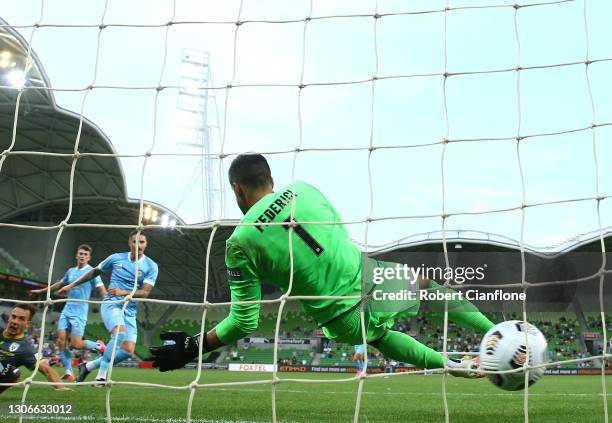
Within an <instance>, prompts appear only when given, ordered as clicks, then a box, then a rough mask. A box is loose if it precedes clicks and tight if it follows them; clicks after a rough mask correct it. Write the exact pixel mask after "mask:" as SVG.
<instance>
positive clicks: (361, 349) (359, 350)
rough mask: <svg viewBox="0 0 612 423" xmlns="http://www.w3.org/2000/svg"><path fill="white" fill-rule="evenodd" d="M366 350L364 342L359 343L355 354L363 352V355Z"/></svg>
mask: <svg viewBox="0 0 612 423" xmlns="http://www.w3.org/2000/svg"><path fill="white" fill-rule="evenodd" d="M364 352H365V350H364V348H363V344H357V345H355V354H361V355H363V353H364Z"/></svg>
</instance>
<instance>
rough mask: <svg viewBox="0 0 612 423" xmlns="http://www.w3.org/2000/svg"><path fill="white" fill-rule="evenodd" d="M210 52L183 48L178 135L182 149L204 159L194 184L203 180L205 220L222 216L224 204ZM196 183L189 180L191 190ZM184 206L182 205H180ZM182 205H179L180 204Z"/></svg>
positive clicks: (188, 189)
mask: <svg viewBox="0 0 612 423" xmlns="http://www.w3.org/2000/svg"><path fill="white" fill-rule="evenodd" d="M210 80H211V75H210V66H209V53H208V52H204V51H198V50H192V49H183V51H182V54H181V70H180V83H179V87H180V88H179V90H178V104H177V112H178V119H177V122H178V128H177V129H178V131H177V134H178V139H177V140H176V142H177V144H178V146H179V148H180V149H181V150H186V151H188V152H190V153H194V154H199V155H200V162H199V164H198V168H197V169H196V173H195V174H194V178H193V180H192V182H193V184H196V183H197V181H198V180H200V182H201V190H200V191H201V196H202V213H203V216H202V217H203V219H204V220H213V219H215V217H218V211H219V210H220V207H221V203H220V201H221V184H220V183H219V178H218V175H217V171H218V162H217V160H218V159H217V158H215V157H213V156H212V154H214V153H215V151H213V150H214V149H213V147H212V145H211V144H212V143H211V129H212V128H213V126H212V125H211V124H210V122H209V114H208V108H209V102H210V100H211V97H212V95H211V94H210V93H211V90H209V87H210V85H209V84H210ZM192 187H193V185H191V184H188V186H187V192H186V193H185V196H186V195H188V193H189V192H188V191H190V190H191V189H192ZM179 207H180V206H179ZM177 208H178V207H177Z"/></svg>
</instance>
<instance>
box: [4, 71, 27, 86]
mask: <svg viewBox="0 0 612 423" xmlns="http://www.w3.org/2000/svg"><path fill="white" fill-rule="evenodd" d="M6 79H7V80H8V82H9V84H11V85H12V86H13V87H15V88H23V86H24V85H25V82H26V78H25V74H24V73H23V71H20V70H14V71H11V72H9V73H8V74H7V75H6Z"/></svg>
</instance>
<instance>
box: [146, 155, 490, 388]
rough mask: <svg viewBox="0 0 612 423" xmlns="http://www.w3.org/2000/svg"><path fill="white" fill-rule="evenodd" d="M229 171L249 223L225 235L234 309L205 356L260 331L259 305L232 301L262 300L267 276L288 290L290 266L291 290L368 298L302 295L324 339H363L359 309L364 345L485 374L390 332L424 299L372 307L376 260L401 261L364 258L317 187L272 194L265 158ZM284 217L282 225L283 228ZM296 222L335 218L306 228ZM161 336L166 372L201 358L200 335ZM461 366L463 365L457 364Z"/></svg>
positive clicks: (213, 333) (480, 322) (238, 161)
mask: <svg viewBox="0 0 612 423" xmlns="http://www.w3.org/2000/svg"><path fill="white" fill-rule="evenodd" d="M228 176H229V182H230V184H231V186H232V189H233V191H234V194H235V196H236V202H237V203H238V206H239V207H240V209H241V210H242V212H243V213H244V218H243V219H242V221H241V223H242V224H247V225H239V226H238V227H236V229H235V230H234V232H233V233H232V235H231V236H230V238H229V239H228V240H227V243H226V252H225V262H226V266H227V273H228V281H229V285H230V290H231V300H232V305H231V308H230V313H229V315H228V316H227V317H226V318H225V319H224V320H222V321H221V322H220V323H219V324H218V325H217V326H216V327H214V328H213V329H212V330H210V331H209V332H208V333H206V334H204V336H203V337H202V341H203V345H202V351H203V352H208V351H211V350H214V349H217V348H219V347H221V346H223V345H228V344H232V343H234V342H235V341H237V340H238V339H241V338H243V337H245V336H246V335H248V334H249V333H250V332H253V331H254V330H256V329H257V325H258V319H259V308H260V304H259V303H249V304H236V302H245V301H257V300H260V299H261V282H262V281H264V280H265V281H268V282H270V283H273V284H275V285H276V286H278V287H279V288H280V289H281V290H282V291H283V292H287V290H288V287H289V281H290V279H291V274H292V272H293V278H292V280H293V283H292V288H291V292H290V294H291V295H307V296H366V299H365V300H364V301H363V302H362V301H361V300H357V299H343V300H330V299H324V298H321V299H314V300H302V301H301V303H302V307H303V309H304V311H305V313H306V314H307V315H309V316H311V317H312V318H314V320H315V321H317V322H318V323H319V325H320V326H321V327H322V329H323V333H324V334H325V336H327V337H328V338H330V339H333V340H335V341H337V342H344V343H347V344H349V345H355V344H358V343H362V342H363V340H362V330H361V329H362V328H361V317H360V310H361V308H362V307H363V308H364V310H365V312H366V313H365V316H364V322H365V334H366V341H367V342H368V344H370V345H372V346H374V347H375V348H377V349H378V350H379V351H381V352H382V353H383V354H384V355H385V356H386V357H388V358H392V359H394V360H397V361H401V362H405V363H412V364H414V365H415V366H417V367H422V368H442V367H444V365H445V364H446V366H448V367H449V368H451V373H453V374H456V375H457V376H465V377H477V376H481V375H480V374H478V372H476V371H474V370H475V369H477V366H478V363H476V362H475V361H473V360H464V361H462V362H455V361H452V360H447V359H446V358H445V357H444V356H443V355H442V354H440V353H439V352H437V351H434V350H433V349H431V348H429V347H427V346H425V345H423V344H421V343H419V342H418V341H416V340H415V339H414V338H412V337H410V336H409V335H407V334H405V333H403V332H398V331H393V330H391V329H390V328H391V327H392V326H393V324H394V320H395V319H396V318H398V317H400V316H401V317H408V316H415V315H416V314H417V312H418V309H419V305H420V301H419V300H418V297H417V299H416V300H406V301H404V302H400V303H397V302H396V301H393V303H394V304H389V305H388V306H389V308H392V307H397V304H399V305H401V307H399V308H398V309H397V311H389V310H387V311H385V310H380V311H375V310H374V309H373V308H370V306H371V305H372V302H371V301H370V300H371V298H369V297H370V296H369V295H367V294H369V293H370V292H371V290H370V288H369V286H370V285H372V279H371V278H369V275H368V274H369V273H371V272H372V269H373V268H375V267H377V266H378V267H381V266H382V267H394V266H395V263H385V262H381V261H377V260H374V259H370V258H364V257H363V254H362V252H361V251H359V249H358V248H357V247H356V246H355V245H354V244H353V243H352V242H351V241H350V239H349V236H348V233H347V231H346V228H345V227H344V225H342V224H340V223H339V222H341V221H342V220H341V218H340V216H339V215H338V213H337V211H336V209H335V208H334V207H333V206H332V205H331V203H330V202H329V201H328V200H327V199H326V198H325V197H324V196H323V194H321V193H320V192H319V191H318V190H317V189H316V188H314V187H312V186H310V185H308V184H306V183H304V182H299V181H296V182H295V183H294V184H293V185H291V186H288V187H286V188H283V189H281V190H279V191H276V192H274V191H273V187H274V181H273V180H272V175H271V173H270V168H269V166H268V163H267V161H266V159H265V158H264V157H263V156H261V155H240V156H238V157H236V158H235V159H234V161H233V162H232V164H231V166H230V168H229V175H228ZM293 201H295V206H294V207H293V206H292V203H293ZM292 209H293V212H292ZM292 218H293V221H292ZM283 222H284V223H285V224H283V225H278V223H283ZM300 222H330V223H331V224H311V225H301V224H300ZM269 223H277V225H269ZM266 224H268V225H266ZM289 225H291V226H292V228H293V230H292V249H293V254H292V260H291V258H290V255H289V254H290V248H289V243H288V233H289ZM362 267H363V268H364V269H369V270H368V272H367V274H366V275H365V276H364V281H365V283H366V284H368V289H367V290H366V291H365V292H362ZM413 288H414V289H415V290H419V289H420V290H431V291H442V292H441V293H442V294H444V293H448V292H450V293H454V291H452V290H450V289H447V288H444V287H443V286H440V285H438V284H437V283H436V282H434V281H432V280H428V279H422V278H421V279H419V280H418V281H415V283H414V286H413ZM364 294H366V295H364ZM438 303H440V302H438ZM430 307H431V308H432V309H434V310H437V312H439V313H443V312H444V302H441V304H432V305H430ZM448 311H449V314H448V316H449V319H450V320H451V321H454V322H456V323H458V324H460V325H461V326H470V327H472V328H475V329H476V330H478V331H480V332H482V333H485V332H486V331H487V330H489V329H490V328H491V327H493V323H492V322H491V321H490V320H489V319H487V318H486V317H485V316H484V315H483V314H482V313H480V312H479V311H478V310H477V309H476V307H474V305H472V304H471V303H470V302H468V301H467V300H465V299H462V298H455V299H453V300H449V301H448ZM160 337H161V339H162V340H173V341H175V343H174V344H173V345H164V346H159V347H154V348H152V349H151V354H152V359H153V365H154V366H155V367H158V368H159V369H160V370H161V371H167V370H172V369H176V368H180V367H183V366H184V365H185V364H186V363H188V362H189V361H191V360H193V359H194V358H196V357H197V354H198V347H199V335H196V336H187V335H186V334H185V333H184V332H166V333H162V334H161V335H160ZM458 367H460V368H461V370H459V371H453V370H452V369H453V368H458ZM463 370H465V371H463Z"/></svg>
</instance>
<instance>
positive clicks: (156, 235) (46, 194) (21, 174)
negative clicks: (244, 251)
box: [0, 19, 232, 302]
mask: <svg viewBox="0 0 612 423" xmlns="http://www.w3.org/2000/svg"><path fill="white" fill-rule="evenodd" d="M28 50H29V47H28V44H27V42H26V41H25V40H24V39H23V37H22V36H21V35H19V33H18V32H17V31H15V30H14V29H13V28H11V27H10V26H9V25H8V24H7V23H6V22H5V21H3V20H2V19H0V54H2V53H4V52H6V53H4V56H2V57H8V66H6V67H2V64H0V86H1V88H0V116H2V119H0V151H3V156H5V157H6V158H5V159H4V162H3V163H2V165H1V166H2V167H1V168H0V222H5V223H25V224H29V225H33V226H54V225H58V224H59V223H60V222H62V221H67V223H70V224H84V226H82V227H79V228H77V229H73V230H74V231H75V237H76V242H78V243H81V242H88V243H91V244H92V245H93V246H94V248H95V252H94V260H99V259H102V258H104V257H106V255H108V254H110V253H113V252H117V251H125V250H126V249H127V243H126V238H127V233H128V232H129V229H114V228H110V227H103V226H95V225H134V226H136V225H137V224H138V222H139V212H140V203H139V201H138V200H130V199H129V198H128V197H127V190H126V184H125V178H124V174H123V171H122V168H121V165H120V162H119V159H118V158H117V157H115V156H114V154H115V153H116V152H115V149H114V148H113V145H112V143H111V141H110V140H109V138H108V137H107V136H106V135H105V134H104V132H102V130H101V129H100V128H98V127H97V126H96V125H95V124H94V123H93V122H91V121H89V120H88V119H86V118H85V117H82V116H80V115H78V114H75V113H73V112H71V111H68V110H65V109H63V108H61V107H59V106H58V105H57V103H56V101H55V98H54V95H53V89H52V88H51V83H50V81H49V78H48V77H47V75H46V73H45V70H44V68H43V66H42V63H41V62H40V60H39V59H38V57H37V55H36V53H35V52H34V51H28ZM28 56H29V57H30V58H31V60H30V65H29V70H28V72H27V80H26V79H25V78H24V77H23V75H24V74H25V73H24V69H26V66H27V63H28ZM4 64H5V65H6V63H4ZM23 83H25V85H24V89H23V90H21V91H20V90H19V88H20V86H21V84H23ZM17 101H19V107H18V108H17ZM16 109H17V110H18V114H17V125H16V128H14V122H15V120H14V119H15V110H16ZM14 129H16V131H14ZM13 133H15V137H14V139H13ZM79 134H80V135H79ZM77 139H78V145H77ZM75 145H77V146H78V148H77V150H78V153H79V154H80V155H81V156H79V157H78V159H77V160H76V167H75V172H74V178H73V181H74V182H73V184H72V187H71V171H72V165H73V160H74V159H75V157H74V156H73V153H74V151H75ZM40 152H44V153H48V154H46V155H42V154H40ZM49 153H50V154H49ZM91 153H94V154H91ZM71 194H72V195H71ZM71 197H72V209H69V205H70V198H71ZM145 205H150V206H152V207H153V208H154V209H155V210H157V211H158V212H159V213H160V214H167V215H168V216H170V217H171V219H172V220H174V221H175V222H176V224H178V225H182V224H183V223H184V222H183V221H182V219H180V217H178V216H177V215H175V214H174V213H173V212H172V211H171V210H169V209H166V208H165V207H164V206H162V205H159V204H154V203H151V202H146V203H145ZM69 210H70V216H69V218H68V212H69ZM92 224H93V225H94V226H86V225H92ZM228 224H229V223H228ZM231 229H232V226H231V224H230V226H227V227H221V228H219V229H218V231H217V232H216V235H217V236H216V237H215V243H214V244H215V246H214V248H213V250H212V251H213V253H212V254H211V268H212V269H217V270H218V272H212V273H211V278H210V279H211V280H210V286H211V289H210V291H209V295H210V298H220V297H222V296H223V295H225V294H226V292H225V290H226V289H227V288H226V283H225V268H224V263H223V254H224V252H225V239H226V238H227V237H228V236H229V233H231ZM148 235H149V237H150V248H149V250H147V253H148V254H150V255H151V256H152V257H154V258H155V260H156V261H157V262H158V263H159V264H160V275H159V278H158V288H156V289H155V290H154V295H153V296H154V297H157V298H163V299H180V300H191V301H196V302H197V301H201V300H202V298H203V291H204V290H203V286H204V273H205V272H204V269H205V265H204V263H205V257H206V246H207V244H208V238H209V236H210V230H202V226H200V227H198V229H194V230H189V231H178V230H174V229H173V228H171V227H167V228H157V229H154V230H150V231H149V232H148ZM215 251H217V253H215Z"/></svg>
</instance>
